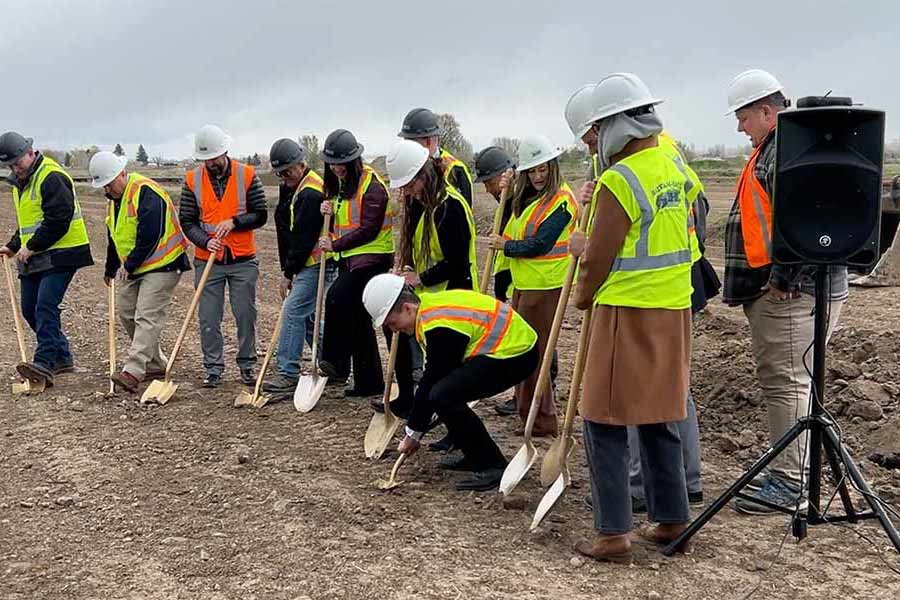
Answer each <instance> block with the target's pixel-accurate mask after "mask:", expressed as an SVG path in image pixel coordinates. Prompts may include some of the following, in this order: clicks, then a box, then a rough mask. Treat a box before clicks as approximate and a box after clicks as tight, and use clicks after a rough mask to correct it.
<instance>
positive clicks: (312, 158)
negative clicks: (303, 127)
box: [297, 134, 322, 173]
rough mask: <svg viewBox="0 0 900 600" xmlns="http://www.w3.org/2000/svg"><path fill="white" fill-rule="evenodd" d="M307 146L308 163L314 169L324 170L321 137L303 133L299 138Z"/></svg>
mask: <svg viewBox="0 0 900 600" xmlns="http://www.w3.org/2000/svg"><path fill="white" fill-rule="evenodd" d="M297 141H298V142H300V145H301V146H303V147H304V148H306V164H307V165H308V166H309V168H310V169H312V170H313V171H319V172H320V173H321V172H322V155H321V154H319V138H318V137H316V136H315V134H313V135H301V136H300V137H299V138H298V140H297Z"/></svg>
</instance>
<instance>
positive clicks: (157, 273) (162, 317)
mask: <svg viewBox="0 0 900 600" xmlns="http://www.w3.org/2000/svg"><path fill="white" fill-rule="evenodd" d="M127 164H128V159H127V158H125V157H120V156H116V155H115V154H113V153H112V152H98V153H97V154H95V155H94V156H93V157H91V162H90V164H89V165H88V170H89V172H90V175H91V185H92V186H93V187H94V188H95V189H100V188H102V189H103V191H104V193H105V195H106V197H107V199H108V200H109V212H108V215H107V218H106V227H107V249H106V267H105V269H104V281H105V283H106V285H107V286H108V285H110V282H111V281H112V280H113V279H115V280H116V304H118V306H119V318H120V320H121V321H122V325H123V326H124V327H125V331H126V332H127V334H128V337H129V338H131V346H130V348H129V350H128V358H127V359H126V361H125V365H124V366H123V368H122V371H121V372H119V373H115V374H113V375H110V379H111V380H112V382H113V383H115V385H116V388H117V389H120V390H124V391H126V392H131V393H134V392H136V391H137V389H138V386H139V385H140V382H141V381H144V380H150V379H154V378H157V377H161V376H163V375H165V371H166V361H167V360H168V359H167V358H166V357H165V356H164V355H163V353H162V351H161V350H160V348H159V338H160V334H161V333H162V330H163V328H164V327H165V325H166V320H167V318H168V311H169V306H170V305H171V302H172V294H173V292H174V291H175V286H176V285H178V280H179V279H180V278H181V274H182V273H183V272H185V271H189V270H190V269H191V265H190V262H189V261H188V258H187V254H186V253H185V249H186V248H187V245H188V244H187V240H186V239H185V237H184V235H183V234H182V232H181V225H179V223H178V215H177V214H176V213H175V206H174V204H173V203H172V199H171V198H170V197H169V194H168V193H167V192H166V191H165V190H164V189H163V188H162V186H160V185H159V184H158V183H156V182H155V181H153V180H152V179H149V178H147V177H144V176H143V175H139V174H138V173H128V172H126V170H125V167H126V165H127Z"/></svg>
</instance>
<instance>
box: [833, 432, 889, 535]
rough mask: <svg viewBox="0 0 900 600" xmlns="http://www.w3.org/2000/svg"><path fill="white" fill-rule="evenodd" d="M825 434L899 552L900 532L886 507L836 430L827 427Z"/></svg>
mask: <svg viewBox="0 0 900 600" xmlns="http://www.w3.org/2000/svg"><path fill="white" fill-rule="evenodd" d="M825 435H826V436H827V437H828V440H829V442H831V443H832V444H833V445H834V447H835V448H837V449H838V451H839V452H840V454H841V460H842V462H843V463H844V465H845V466H846V467H847V473H848V475H850V479H852V480H853V482H854V483H855V484H856V487H858V488H859V489H860V490H862V491H863V497H864V498H865V499H866V502H868V503H869V506H870V507H872V512H873V513H875V516H876V517H878V521H879V522H880V523H881V527H882V528H884V531H885V533H887V536H888V537H889V538H890V540H891V543H892V544H893V545H894V548H896V550H897V552H900V533H897V528H896V527H894V524H893V523H891V519H890V517H888V516H887V513H886V512H884V508H883V507H882V506H881V504H880V503H879V502H878V501H877V500H875V498H873V496H874V495H875V494H874V492H873V491H872V488H870V487H869V484H868V483H866V480H865V478H863V476H862V473H860V472H859V468H857V466H856V463H855V462H853V458H852V457H851V456H850V453H849V452H847V449H846V448H845V447H844V446H843V444H841V443H840V441H839V440H838V439H837V435H835V433H834V430H832V429H831V428H830V427H829V428H827V429H825Z"/></svg>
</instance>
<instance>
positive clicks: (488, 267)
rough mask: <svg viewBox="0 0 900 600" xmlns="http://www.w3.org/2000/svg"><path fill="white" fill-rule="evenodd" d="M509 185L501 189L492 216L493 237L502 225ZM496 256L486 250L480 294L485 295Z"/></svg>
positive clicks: (489, 250) (495, 252) (494, 253)
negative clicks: (497, 203) (498, 200)
mask: <svg viewBox="0 0 900 600" xmlns="http://www.w3.org/2000/svg"><path fill="white" fill-rule="evenodd" d="M510 184H511V182H510ZM510 187H511V185H508V186H506V187H505V188H503V191H501V192H500V204H499V205H498V207H497V212H496V213H495V215H494V229H493V232H494V235H498V234H499V233H500V226H501V225H502V224H503V213H504V211H505V210H506V201H507V199H508V198H509V188H510ZM496 255H497V251H496V250H494V249H493V248H488V254H487V258H486V259H485V263H484V271H482V273H481V285H479V286H478V289H479V290H480V291H481V293H482V294H486V293H487V289H488V283H489V282H490V280H491V272H492V271H493V270H494V258H495V257H496Z"/></svg>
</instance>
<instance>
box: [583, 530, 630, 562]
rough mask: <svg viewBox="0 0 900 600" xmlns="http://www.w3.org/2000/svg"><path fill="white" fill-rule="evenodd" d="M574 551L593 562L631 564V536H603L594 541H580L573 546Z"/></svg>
mask: <svg viewBox="0 0 900 600" xmlns="http://www.w3.org/2000/svg"><path fill="white" fill-rule="evenodd" d="M575 551H576V552H578V553H579V554H582V555H584V556H589V557H590V558H593V559H594V560H599V561H604V562H614V563H624V564H628V563H630V562H631V535H630V534H627V533H625V534H622V535H603V534H600V535H598V536H597V537H596V539H594V541H593V542H592V541H590V540H581V541H580V542H578V543H577V544H575Z"/></svg>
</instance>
